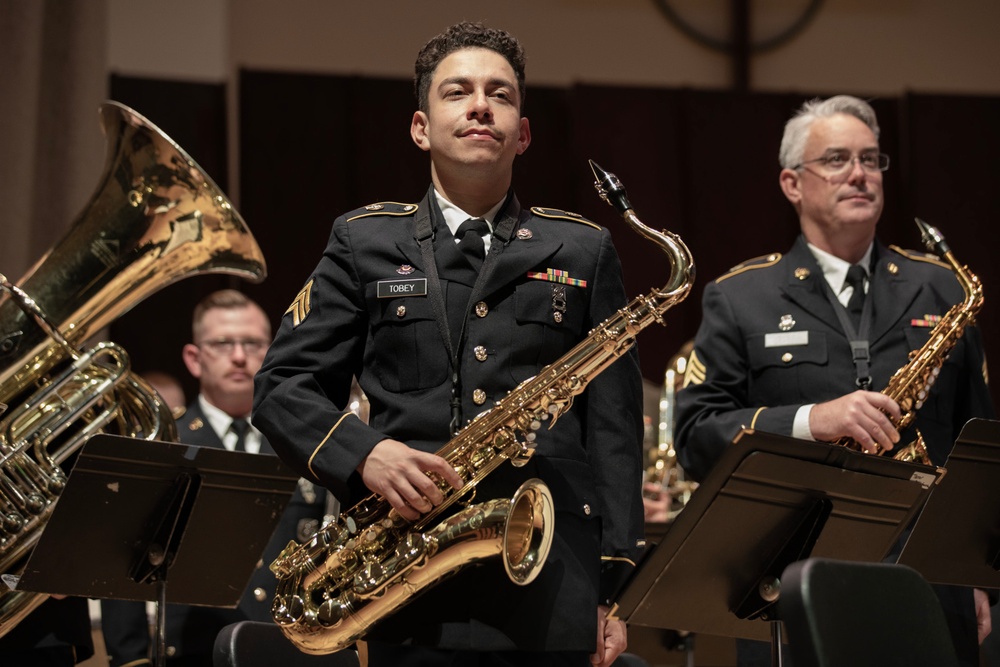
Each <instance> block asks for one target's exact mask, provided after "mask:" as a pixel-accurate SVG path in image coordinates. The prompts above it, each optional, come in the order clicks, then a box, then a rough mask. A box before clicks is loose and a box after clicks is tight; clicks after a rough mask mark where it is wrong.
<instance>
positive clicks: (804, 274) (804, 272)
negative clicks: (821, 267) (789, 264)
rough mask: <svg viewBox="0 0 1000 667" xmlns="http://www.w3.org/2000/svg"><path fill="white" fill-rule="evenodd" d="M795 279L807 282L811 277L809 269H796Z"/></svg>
mask: <svg viewBox="0 0 1000 667" xmlns="http://www.w3.org/2000/svg"><path fill="white" fill-rule="evenodd" d="M795 277H796V278H798V279H799V280H805V279H806V278H808V277H809V269H807V268H804V267H801V266H800V267H799V268H797V269H795Z"/></svg>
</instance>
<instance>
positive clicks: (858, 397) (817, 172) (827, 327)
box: [677, 95, 994, 665]
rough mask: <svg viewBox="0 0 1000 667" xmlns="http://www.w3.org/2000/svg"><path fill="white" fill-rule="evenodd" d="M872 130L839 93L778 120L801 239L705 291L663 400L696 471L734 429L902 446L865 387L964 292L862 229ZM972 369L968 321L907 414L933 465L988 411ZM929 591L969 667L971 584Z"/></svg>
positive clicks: (874, 187)
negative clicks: (673, 404)
mask: <svg viewBox="0 0 1000 667" xmlns="http://www.w3.org/2000/svg"><path fill="white" fill-rule="evenodd" d="M878 135H879V127H878V122H877V120H876V117H875V112H874V110H873V109H872V108H871V106H870V105H869V104H868V103H866V102H864V101H863V100H860V99H858V98H855V97H850V96H847V95H839V96H836V97H832V98H830V99H827V100H813V101H811V102H807V103H806V104H804V105H803V106H802V108H801V109H800V110H799V111H798V113H796V114H795V116H794V117H793V118H792V119H791V120H789V121H788V123H787V125H786V126H785V133H784V137H783V139H782V142H781V151H780V162H781V167H782V169H781V173H780V176H779V182H780V185H781V189H782V192H783V193H784V194H785V197H786V198H787V199H788V200H789V202H791V204H792V206H794V207H795V211H796V213H797V214H798V217H799V223H800V228H801V236H800V237H799V238H798V240H797V241H796V242H795V245H794V246H792V248H791V249H790V250H789V251H788V253H787V254H785V255H784V256H782V255H781V254H779V253H775V254H772V255H767V256H764V257H758V258H757V259H752V260H749V261H747V262H744V263H743V264H740V265H739V266H737V267H736V268H734V269H732V270H731V271H730V272H729V273H727V274H726V275H724V276H722V277H720V278H718V279H717V280H715V281H713V282H711V283H709V284H708V285H707V286H706V288H705V292H704V297H703V303H702V308H703V316H702V323H701V327H700V328H699V330H698V334H697V336H696V338H695V348H694V353H693V354H692V356H691V358H690V360H689V365H688V372H687V378H686V385H685V388H683V389H682V390H681V391H680V393H679V395H678V405H677V408H678V415H677V445H678V448H679V456H680V462H681V464H682V465H683V466H684V468H685V470H687V471H688V472H689V473H693V474H694V475H695V476H696V477H699V478H700V477H703V476H704V475H705V474H706V473H707V472H708V470H709V469H710V468H711V467H712V465H713V464H714V462H715V461H716V460H717V459H718V458H719V456H721V454H722V452H723V449H724V448H725V447H726V446H727V445H728V444H729V443H730V442H732V439H733V437H734V436H735V435H736V434H737V433H738V432H739V430H740V429H742V428H743V427H748V428H754V429H757V430H760V431H767V432H769V433H777V434H780V435H786V436H793V437H795V438H799V439H802V440H815V441H826V442H831V441H835V440H837V439H839V438H842V437H849V438H852V439H853V440H855V441H857V442H858V443H859V444H860V445H861V446H862V447H863V448H864V449H865V451H867V452H870V453H876V452H878V451H879V450H893V449H894V448H896V447H898V446H901V445H906V444H907V443H909V442H911V441H912V440H913V435H914V434H913V432H912V430H913V429H912V428H911V429H909V430H908V432H906V433H903V434H900V433H898V432H897V430H896V428H895V427H894V426H893V421H892V420H898V419H899V416H900V408H899V406H898V405H897V404H896V403H895V401H893V400H892V399H890V398H889V397H888V396H886V395H884V394H882V393H880V390H881V389H883V388H884V387H885V386H886V384H887V383H888V380H889V378H890V377H891V376H892V375H893V373H895V371H896V370H897V369H899V368H901V367H903V366H904V365H905V364H906V362H907V355H908V353H909V352H910V351H911V350H914V349H918V348H920V347H921V346H922V345H923V344H924V343H925V342H926V341H927V340H928V338H929V334H930V331H931V329H932V328H933V326H934V323H935V322H936V321H937V320H938V319H940V318H941V317H942V316H943V315H944V314H945V313H947V312H948V310H949V309H950V308H951V306H952V305H953V304H956V303H959V302H962V301H963V300H964V293H963V290H962V287H961V285H960V284H959V283H958V281H957V280H956V278H955V274H954V273H953V272H952V271H951V270H950V269H949V268H948V267H947V266H946V265H944V264H943V263H941V262H938V261H935V260H933V259H929V258H928V257H927V256H926V255H924V254H923V253H914V252H909V251H904V250H900V249H897V248H895V247H891V248H890V247H886V246H884V245H882V244H881V243H880V242H879V241H878V240H877V239H876V235H875V232H876V225H877V223H878V220H879V217H880V215H881V213H882V205H883V192H882V174H883V172H884V171H885V170H886V169H887V168H888V167H889V157H888V156H887V155H885V154H883V153H882V152H881V151H880V148H879V142H878ZM942 222H943V226H946V225H947V224H948V221H942ZM956 224H957V221H956ZM849 340H856V341H867V346H868V350H869V355H868V359H867V360H866V359H863V358H861V357H860V356H859V358H858V359H857V363H856V361H855V358H854V357H852V348H851V345H850V344H849V342H848V341H849ZM985 371H986V362H985V358H984V353H983V347H982V338H981V334H980V331H979V330H978V329H977V328H976V327H970V328H968V329H967V330H966V331H965V334H964V336H963V337H962V338H961V340H960V341H959V342H958V344H957V346H956V347H955V348H954V349H953V350H952V352H951V356H950V358H949V359H948V361H947V363H945V364H944V367H943V368H942V369H941V374H940V376H939V378H938V380H937V382H936V384H935V385H934V387H933V389H932V390H931V393H930V396H929V398H928V399H927V401H926V404H925V405H924V406H923V408H922V409H920V410H919V412H918V413H917V417H916V420H915V421H916V423H915V427H918V428H919V429H920V430H921V431H922V432H923V435H924V438H925V439H926V441H927V446H928V449H929V452H930V457H931V459H932V461H933V463H934V464H935V465H943V464H944V462H945V459H946V458H947V456H948V453H949V451H950V449H951V447H952V445H953V443H954V441H955V439H956V438H957V437H958V435H959V433H960V431H961V428H962V427H963V426H964V425H965V423H966V421H967V420H969V419H970V418H973V417H991V416H993V414H994V409H993V405H992V404H991V402H990V395H989V392H988V389H987V386H986V372H985ZM869 376H870V378H871V379H870V382H869V381H867V379H868V377H869ZM859 386H862V387H864V388H862V389H859ZM939 595H940V596H941V600H942V605H943V607H944V609H945V612H946V615H947V616H948V619H949V622H950V624H951V626H952V633H953V639H954V641H955V647H956V650H957V651H958V653H959V656H960V659H961V660H962V664H963V665H978V655H977V654H978V650H977V645H978V642H979V641H982V639H983V637H985V635H986V634H988V633H989V631H990V626H989V608H988V603H987V596H986V594H985V593H984V592H983V591H979V590H977V591H975V594H973V591H971V590H969V589H958V588H949V589H947V590H944V589H942V590H941V592H939ZM977 618H978V633H977ZM871 622H872V623H878V619H877V618H873V619H871ZM755 646H756V647H757V648H754V647H755ZM738 649H739V650H738V660H739V664H740V665H755V664H756V665H769V664H771V662H770V659H771V658H770V649H769V645H767V644H764V643H760V642H756V643H754V642H746V641H741V642H740V643H739V644H738Z"/></svg>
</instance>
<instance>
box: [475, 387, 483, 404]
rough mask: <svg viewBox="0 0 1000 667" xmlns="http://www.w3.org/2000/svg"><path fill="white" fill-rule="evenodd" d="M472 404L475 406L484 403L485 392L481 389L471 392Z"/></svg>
mask: <svg viewBox="0 0 1000 667" xmlns="http://www.w3.org/2000/svg"><path fill="white" fill-rule="evenodd" d="M472 402H473V403H475V404H476V405H482V404H483V403H485V402H486V392H485V391H483V390H482V389H476V390H475V391H474V392H472Z"/></svg>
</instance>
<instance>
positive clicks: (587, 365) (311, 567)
mask: <svg viewBox="0 0 1000 667" xmlns="http://www.w3.org/2000/svg"><path fill="white" fill-rule="evenodd" d="M590 166H591V169H592V170H593V172H594V176H595V178H596V179H597V182H596V183H595V187H596V188H597V190H598V193H599V194H600V196H601V198H602V199H604V200H605V201H606V202H608V203H609V204H611V205H612V206H614V207H615V208H616V209H617V210H618V211H619V212H620V213H621V215H622V217H623V218H624V219H625V221H626V222H627V223H628V224H629V225H630V226H631V227H632V228H633V229H634V230H636V231H637V232H638V233H639V234H641V235H642V236H644V237H646V238H647V239H649V240H651V241H652V242H654V243H656V244H657V245H658V246H659V247H660V248H661V249H662V250H663V251H664V252H665V253H666V255H667V257H668V258H669V260H670V265H671V272H670V278H669V280H668V282H667V283H666V285H665V286H664V287H663V288H661V289H654V290H653V291H651V292H650V293H649V294H648V295H645V296H639V297H637V298H636V299H634V300H633V301H632V302H631V303H629V304H628V305H627V306H625V307H624V308H622V309H621V310H619V311H618V312H617V313H616V314H615V315H613V316H611V317H610V318H608V319H607V320H605V321H604V322H603V323H601V324H600V325H598V326H597V327H595V328H594V330H593V331H591V332H590V334H589V335H588V336H587V338H585V339H584V340H583V341H581V342H580V343H579V344H577V345H576V347H574V348H573V349H572V350H570V351H569V352H567V353H566V354H565V355H563V356H562V357H561V358H559V359H558V360H556V361H555V362H554V363H552V364H550V365H549V366H546V367H545V368H543V369H542V370H541V372H539V374H538V375H536V376H535V377H533V378H530V379H528V380H525V381H524V382H523V383H521V384H520V385H519V386H518V387H517V388H515V389H514V390H513V391H511V392H510V393H509V394H507V396H505V397H504V398H503V399H502V400H500V401H499V402H497V404H496V405H495V406H494V407H492V408H491V409H490V410H489V411H487V412H485V413H483V414H481V415H479V416H478V417H476V418H475V419H473V420H472V421H471V422H470V423H469V424H468V425H466V427H465V428H464V429H462V430H461V431H460V432H459V433H458V434H457V435H455V437H454V438H452V439H451V440H450V441H449V442H447V443H446V444H445V445H444V446H443V447H442V448H441V449H440V450H438V452H437V454H438V455H439V456H441V457H442V458H444V459H445V460H446V461H448V463H449V464H450V465H451V466H452V467H453V468H454V469H455V471H456V472H457V473H458V474H459V475H460V476H461V477H462V479H463V480H464V484H463V487H462V488H461V489H454V488H452V487H451V486H450V485H449V484H447V483H446V482H444V480H442V479H439V478H437V477H435V478H434V481H435V483H436V484H437V486H438V488H439V489H440V490H441V493H442V495H443V496H444V501H443V502H442V503H441V504H440V505H438V506H437V507H435V508H434V509H433V510H431V511H430V512H429V513H428V514H425V515H423V516H422V517H421V518H420V519H418V520H417V521H414V522H410V521H408V520H406V519H403V518H402V517H401V516H400V515H399V514H398V513H397V512H396V511H395V510H393V509H392V507H391V506H390V505H389V503H388V502H387V501H386V500H385V499H384V498H382V497H380V496H378V495H372V496H369V497H368V498H366V499H364V500H362V501H361V502H359V503H358V504H357V505H355V506H354V507H352V508H351V509H349V510H347V511H346V512H344V513H342V514H341V515H340V516H339V517H338V518H337V520H336V521H334V522H331V523H329V524H327V525H325V526H324V527H323V528H321V529H320V530H319V531H318V532H317V533H315V534H314V535H313V536H311V538H310V539H309V540H307V541H306V542H305V543H303V544H301V545H299V544H298V543H296V542H295V541H292V542H290V543H289V545H288V546H287V547H286V548H285V549H284V550H283V551H282V552H281V554H280V555H279V556H278V558H277V559H275V561H274V562H273V563H272V564H271V570H272V571H273V572H274V573H275V575H276V577H277V579H278V585H277V590H276V594H275V598H274V601H273V604H272V608H271V612H272V616H273V617H274V620H275V621H276V622H277V624H278V625H279V626H280V627H281V630H282V631H283V632H284V634H285V635H286V636H287V637H288V638H289V639H290V640H291V641H292V642H293V643H294V644H295V645H296V646H297V647H298V648H299V649H300V650H301V651H303V652H305V653H312V654H326V653H332V652H334V651H338V650H340V649H342V648H345V647H347V646H349V645H350V644H351V643H353V642H355V641H356V640H358V639H360V638H362V637H363V636H364V635H365V634H366V633H367V632H368V630H369V628H371V627H372V626H373V625H374V624H376V623H378V622H379V621H381V620H382V619H384V618H385V617H387V616H389V615H390V614H392V613H393V612H395V611H396V610H397V609H399V608H400V607H402V606H403V605H405V604H406V603H407V602H409V601H410V600H411V599H412V598H413V597H415V596H416V595H418V594H419V593H421V592H422V591H424V590H426V589H427V588H429V587H431V586H433V585H435V584H437V583H438V582H440V581H442V580H443V579H444V578H446V577H448V576H450V575H452V574H454V573H455V572H456V571H458V570H459V569H460V568H462V567H464V566H466V565H469V564H471V563H473V562H475V561H479V560H482V559H485V558H488V557H492V556H496V555H500V556H501V557H502V560H503V564H504V568H505V570H506V571H507V574H508V576H509V577H510V578H511V580H512V581H513V582H514V583H516V584H520V585H526V584H528V583H530V582H531V581H532V580H533V579H534V578H535V577H536V576H537V575H538V574H539V572H540V571H541V568H542V566H543V564H544V563H545V559H546V557H547V555H548V551H549V547H550V546H551V543H552V529H553V524H554V512H553V504H552V496H551V492H550V491H549V489H548V487H546V486H545V484H544V483H542V482H541V480H537V479H531V480H528V481H526V482H525V483H524V484H523V485H522V486H521V488H520V489H518V491H517V492H516V493H515V494H514V496H513V497H512V498H511V499H509V500H508V499H497V500H490V501H487V502H484V503H481V504H477V505H472V506H470V507H467V508H465V509H463V510H462V511H460V512H458V513H457V514H454V515H453V516H450V517H448V518H447V519H445V520H443V521H442V522H441V523H440V524H438V525H436V526H434V527H431V524H432V523H433V522H434V521H436V520H437V519H438V517H439V516H440V515H441V514H442V513H443V512H444V511H445V510H446V509H447V508H449V507H450V506H451V505H453V504H454V503H455V502H456V501H457V500H459V499H460V498H465V497H467V496H469V495H470V493H471V492H472V491H473V490H474V489H475V487H476V485H477V484H478V483H479V482H480V481H481V480H482V479H484V478H485V477H486V476H487V475H488V474H489V473H491V472H492V471H493V470H495V469H497V468H498V467H499V466H500V465H502V464H503V463H504V462H506V461H510V462H511V463H512V464H513V465H515V466H520V465H524V464H525V463H526V462H527V461H528V460H529V459H530V458H531V456H532V455H533V454H534V450H535V431H537V430H538V429H539V428H541V426H542V423H543V422H549V427H550V428H551V427H552V426H553V425H554V424H555V422H556V421H557V420H558V418H559V416H560V415H562V414H564V413H565V412H566V411H567V410H569V408H570V406H571V405H572V403H573V398H574V397H575V396H577V395H579V394H580V393H581V392H582V391H583V390H584V389H585V388H586V386H587V384H588V383H589V382H590V381H591V380H593V379H594V377H596V376H597V374H599V373H600V372H602V371H603V370H604V369H606V368H607V367H608V366H610V365H611V364H612V363H614V362H615V360H617V359H618V358H619V357H621V356H622V355H624V354H625V353H626V352H627V351H628V350H629V349H630V348H631V347H632V346H633V345H634V344H635V338H636V335H637V334H638V333H639V332H640V331H642V330H643V329H644V328H645V327H647V326H649V325H650V324H651V323H653V322H659V323H660V324H663V323H664V320H663V314H664V313H665V312H666V311H667V309H669V308H671V307H672V306H674V305H675V304H677V303H679V302H681V301H682V300H683V299H684V298H685V297H686V296H687V295H688V292H690V290H691V286H692V284H693V283H694V262H693V261H692V259H691V253H690V252H689V251H688V248H687V246H686V245H685V244H684V242H683V241H682V240H681V239H680V237H678V236H677V235H675V234H673V233H671V232H668V231H665V230H664V231H660V232H657V231H654V230H652V229H650V228H649V227H646V225H644V224H643V223H642V222H641V221H640V220H639V218H638V217H637V216H636V215H635V212H634V211H633V210H632V206H631V204H630V203H629V202H628V198H627V197H626V194H625V189H624V188H623V187H622V184H621V182H620V181H619V180H618V179H617V178H616V177H615V176H614V175H613V174H609V173H608V172H606V171H604V170H603V169H601V168H600V167H598V166H597V165H596V164H595V163H594V162H593V161H591V162H590Z"/></svg>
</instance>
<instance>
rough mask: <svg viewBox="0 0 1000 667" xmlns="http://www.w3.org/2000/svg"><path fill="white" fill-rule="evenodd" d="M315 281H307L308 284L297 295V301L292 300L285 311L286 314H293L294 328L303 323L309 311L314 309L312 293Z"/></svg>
mask: <svg viewBox="0 0 1000 667" xmlns="http://www.w3.org/2000/svg"><path fill="white" fill-rule="evenodd" d="M312 286H313V281H312V280H310V281H309V282H307V283H306V286H305V287H303V288H302V290H301V291H300V292H299V293H298V294H296V295H295V301H292V305H290V306H289V307H288V310H286V311H285V315H287V314H288V313H291V314H292V328H293V329H294V328H295V327H297V326H299V325H300V324H302V323H303V322H304V321H305V319H306V317H307V316H308V315H309V311H310V310H311V309H312V305H311V295H312Z"/></svg>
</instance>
